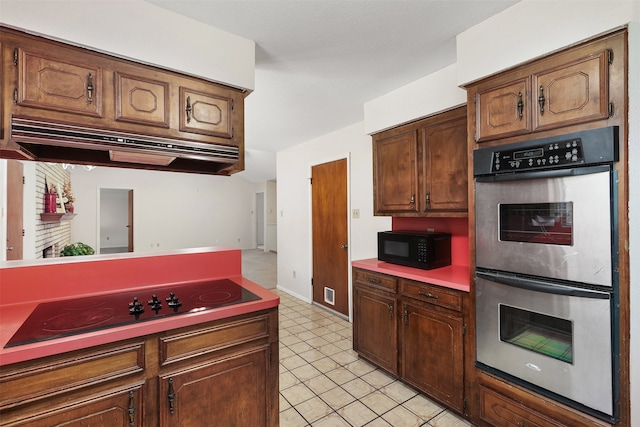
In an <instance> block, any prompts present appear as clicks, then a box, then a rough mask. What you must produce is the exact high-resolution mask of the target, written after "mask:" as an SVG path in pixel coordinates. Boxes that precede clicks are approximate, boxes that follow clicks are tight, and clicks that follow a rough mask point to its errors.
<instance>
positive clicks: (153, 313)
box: [5, 279, 261, 348]
mask: <svg viewBox="0 0 640 427" xmlns="http://www.w3.org/2000/svg"><path fill="white" fill-rule="evenodd" d="M259 299H261V298H260V297H259V296H257V295H256V294H254V293H253V292H251V291H248V290H246V289H244V288H243V287H242V286H240V285H238V284H237V283H235V282H232V281H231V280H229V279H222V280H214V281H208V282H199V283H193V284H186V285H173V286H168V287H163V288H155V289H146V290H139V291H131V292H123V293H118V294H109V295H99V296H92V297H85V298H75V299H70V300H63V301H52V302H46V303H41V304H38V306H37V307H36V308H35V310H33V312H32V313H31V315H29V317H28V318H27V320H26V321H25V322H24V323H23V324H22V326H20V328H19V329H18V330H17V331H16V333H15V334H14V335H13V337H11V339H10V340H9V342H8V343H7V344H6V345H5V348H7V347H15V346H18V345H23V344H29V343H34V342H39V341H46V340H52V339H55V338H61V337H66V336H69V335H77V334H83V333H86V332H91V331H97V330H100V329H107V328H114V327H116V326H123V325H128V324H132V323H137V322H145V321H149V320H155V319H161V318H164V317H168V316H175V315H179V314H185V313H191V312H197V311H202V310H208V309H212V308H217V307H223V306H227V305H233V304H240V303H243V302H248V301H256V300H259Z"/></svg>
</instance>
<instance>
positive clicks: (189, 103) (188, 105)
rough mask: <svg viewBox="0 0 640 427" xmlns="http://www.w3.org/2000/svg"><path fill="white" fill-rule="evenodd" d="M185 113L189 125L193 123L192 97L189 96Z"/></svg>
mask: <svg viewBox="0 0 640 427" xmlns="http://www.w3.org/2000/svg"><path fill="white" fill-rule="evenodd" d="M184 112H185V113H187V123H190V122H191V97H190V96H187V106H186V107H185V109H184Z"/></svg>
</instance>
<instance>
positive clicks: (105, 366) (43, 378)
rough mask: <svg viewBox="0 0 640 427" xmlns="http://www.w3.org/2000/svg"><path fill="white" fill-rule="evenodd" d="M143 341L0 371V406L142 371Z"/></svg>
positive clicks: (64, 391) (34, 399)
mask: <svg viewBox="0 0 640 427" xmlns="http://www.w3.org/2000/svg"><path fill="white" fill-rule="evenodd" d="M144 349H145V347H144V342H133V343H129V344H126V345H120V346H116V347H111V348H106V349H100V350H93V351H84V350H83V351H80V352H72V353H68V354H67V355H65V356H63V357H57V358H55V359H46V362H40V363H38V362H37V361H30V362H24V363H21V364H19V365H17V366H15V367H11V368H9V369H2V370H0V409H2V410H4V409H7V408H11V407H13V406H15V405H21V404H26V403H30V402H33V401H36V400H38V399H42V398H45V397H46V398H51V397H52V396H55V395H58V394H61V393H66V392H68V391H71V390H77V389H79V388H81V387H88V386H90V385H95V384H99V383H101V382H103V381H106V380H112V379H116V378H119V377H123V376H125V375H130V374H133V373H139V372H143V371H144V360H145V357H144V351H145V350H144Z"/></svg>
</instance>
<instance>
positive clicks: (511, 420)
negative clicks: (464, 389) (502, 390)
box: [480, 386, 563, 427]
mask: <svg viewBox="0 0 640 427" xmlns="http://www.w3.org/2000/svg"><path fill="white" fill-rule="evenodd" d="M480 417H481V418H482V419H483V420H484V421H487V422H488V423H490V424H491V425H494V426H500V427H508V426H513V427H522V426H527V427H561V426H563V424H560V423H558V422H555V421H554V420H552V419H550V418H547V417H546V416H544V415H542V414H540V413H538V412H535V411H533V410H531V409H529V408H527V407H525V406H523V405H521V404H519V403H517V402H515V401H513V400H511V399H509V398H507V397H504V396H502V395H501V394H498V393H496V392H495V391H493V390H490V389H488V388H486V387H483V386H480Z"/></svg>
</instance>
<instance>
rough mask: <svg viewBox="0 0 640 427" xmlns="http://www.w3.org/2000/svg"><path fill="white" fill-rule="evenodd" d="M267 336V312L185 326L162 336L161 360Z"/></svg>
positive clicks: (204, 351) (185, 356)
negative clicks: (244, 317) (199, 325)
mask: <svg viewBox="0 0 640 427" xmlns="http://www.w3.org/2000/svg"><path fill="white" fill-rule="evenodd" d="M268 337H269V316H267V315H262V316H256V317H252V318H249V319H244V320H239V321H236V322H231V323H221V324H217V325H213V326H210V327H206V328H202V327H201V328H189V329H183V330H179V331H176V332H173V333H169V334H167V335H165V336H161V337H160V364H161V365H163V366H164V365H168V364H171V363H174V362H177V361H180V360H185V359H190V358H193V357H196V356H201V355H204V354H209V353H212V352H215V351H218V350H222V349H224V348H228V347H231V346H234V345H239V344H242V343H246V342H248V341H253V340H256V339H261V338H264V339H267V338H268Z"/></svg>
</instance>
